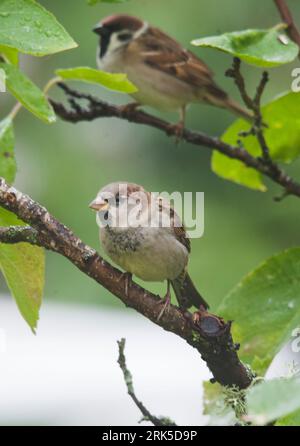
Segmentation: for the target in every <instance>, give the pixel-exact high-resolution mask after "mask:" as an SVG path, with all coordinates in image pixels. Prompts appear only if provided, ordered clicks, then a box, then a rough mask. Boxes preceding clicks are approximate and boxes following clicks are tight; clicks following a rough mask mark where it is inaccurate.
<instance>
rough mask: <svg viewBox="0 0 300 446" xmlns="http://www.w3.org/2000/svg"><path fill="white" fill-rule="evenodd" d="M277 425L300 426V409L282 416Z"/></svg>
mask: <svg viewBox="0 0 300 446" xmlns="http://www.w3.org/2000/svg"><path fill="white" fill-rule="evenodd" d="M276 426H300V410H297V411H296V412H294V413H291V414H290V415H287V416H285V417H282V418H280V419H279V420H278V421H277V422H276Z"/></svg>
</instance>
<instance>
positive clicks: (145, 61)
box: [93, 14, 252, 133]
mask: <svg viewBox="0 0 300 446" xmlns="http://www.w3.org/2000/svg"><path fill="white" fill-rule="evenodd" d="M93 31H94V32H95V33H97V34H98V35H99V36H100V43H99V48H98V49H97V65H98V68H99V69H102V70H105V71H108V72H112V73H117V72H122V73H126V74H127V76H128V79H129V80H130V81H132V82H133V83H134V84H135V86H136V87H137V88H138V91H137V92H136V93H133V94H132V97H133V98H134V99H135V100H136V103H133V104H132V106H133V107H135V106H138V105H140V104H141V105H149V106H152V107H154V108H156V109H159V110H166V111H168V110H170V111H172V110H178V111H179V113H180V121H179V122H178V124H177V128H178V131H179V133H180V131H182V129H183V127H184V120H185V111H186V107H187V105H188V104H190V103H193V102H194V103H195V102H204V103H207V104H211V105H215V106H217V107H222V108H226V109H228V110H230V111H231V112H233V113H235V114H236V115H239V116H240V117H243V118H244V119H247V120H251V119H252V115H251V113H249V112H248V111H247V110H245V109H243V108H242V107H241V106H240V105H239V104H237V103H236V102H234V101H233V100H232V99H230V98H229V97H228V95H227V93H225V92H224V91H223V90H222V89H221V88H220V87H218V86H217V85H216V83H215V82H214V80H213V73H212V72H211V70H210V69H209V68H208V67H207V65H206V64H205V63H204V62H203V61H202V60H200V59H199V58H198V57H197V56H195V55H194V54H193V53H192V52H191V51H188V50H186V49H185V48H183V47H182V45H181V44H180V43H178V42H177V41H176V40H174V39H173V38H171V37H170V36H168V35H167V34H165V33H164V32H163V31H161V30H159V29H158V28H154V27H152V26H150V25H149V24H148V23H147V22H144V21H142V20H140V19H139V18H136V17H131V16H128V15H121V14H117V15H112V16H109V17H106V18H105V19H104V20H102V21H101V22H100V23H98V24H97V25H96V26H95V28H94V29H93Z"/></svg>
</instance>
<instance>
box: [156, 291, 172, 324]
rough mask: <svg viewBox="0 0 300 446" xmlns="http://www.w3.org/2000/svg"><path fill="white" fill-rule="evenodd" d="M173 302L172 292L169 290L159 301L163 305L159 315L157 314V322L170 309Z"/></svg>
mask: <svg viewBox="0 0 300 446" xmlns="http://www.w3.org/2000/svg"><path fill="white" fill-rule="evenodd" d="M170 304H171V294H170V293H169V292H167V294H166V295H165V297H164V298H163V299H161V301H160V302H159V305H163V307H162V309H161V310H160V312H159V315H158V316H157V322H158V321H159V320H160V319H161V317H162V315H163V314H164V313H165V311H168V309H169V307H170Z"/></svg>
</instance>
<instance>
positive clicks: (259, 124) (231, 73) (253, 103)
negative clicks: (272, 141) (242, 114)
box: [226, 57, 278, 173]
mask: <svg viewBox="0 0 300 446" xmlns="http://www.w3.org/2000/svg"><path fill="white" fill-rule="evenodd" d="M226 75H227V76H228V77H232V78H233V79H234V82H235V84H236V86H237V88H238V90H239V92H240V95H241V97H242V99H243V101H244V103H245V105H246V106H247V107H248V109H249V110H251V111H253V113H254V124H253V126H252V128H251V129H250V130H249V131H248V132H243V134H242V136H244V137H247V136H248V135H254V136H256V137H257V140H258V143H259V145H260V147H261V150H262V156H263V160H264V162H265V163H266V164H268V165H269V166H270V168H271V169H272V170H273V171H276V170H277V166H276V165H275V163H273V161H272V159H271V157H270V150H269V147H268V145H267V141H266V139H265V136H264V127H265V126H266V125H265V124H264V122H263V117H262V113H261V98H262V95H263V92H264V90H265V88H266V85H267V83H268V81H269V74H268V73H267V72H266V71H264V72H263V74H262V78H261V81H260V83H259V85H258V87H257V90H256V94H255V97H254V99H252V98H251V97H250V96H249V95H248V93H247V89H246V84H245V80H244V77H243V75H242V73H241V60H240V59H238V58H236V57H235V58H234V59H233V64H232V68H230V69H229V70H227V72H226ZM277 173H278V172H277Z"/></svg>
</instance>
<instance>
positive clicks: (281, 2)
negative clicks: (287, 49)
mask: <svg viewBox="0 0 300 446" xmlns="http://www.w3.org/2000/svg"><path fill="white" fill-rule="evenodd" d="M274 2H275V5H276V6H277V9H278V11H279V14H280V16H281V18H282V20H283V21H284V22H285V23H286V24H287V26H288V28H287V32H288V34H289V36H290V38H291V39H292V40H293V41H294V42H295V43H297V45H298V46H299V48H300V31H299V29H298V28H297V25H296V23H295V22H294V19H293V16H292V13H291V11H290V9H289V7H288V5H287V4H286V1H285V0H274ZM299 58H300V54H299Z"/></svg>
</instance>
